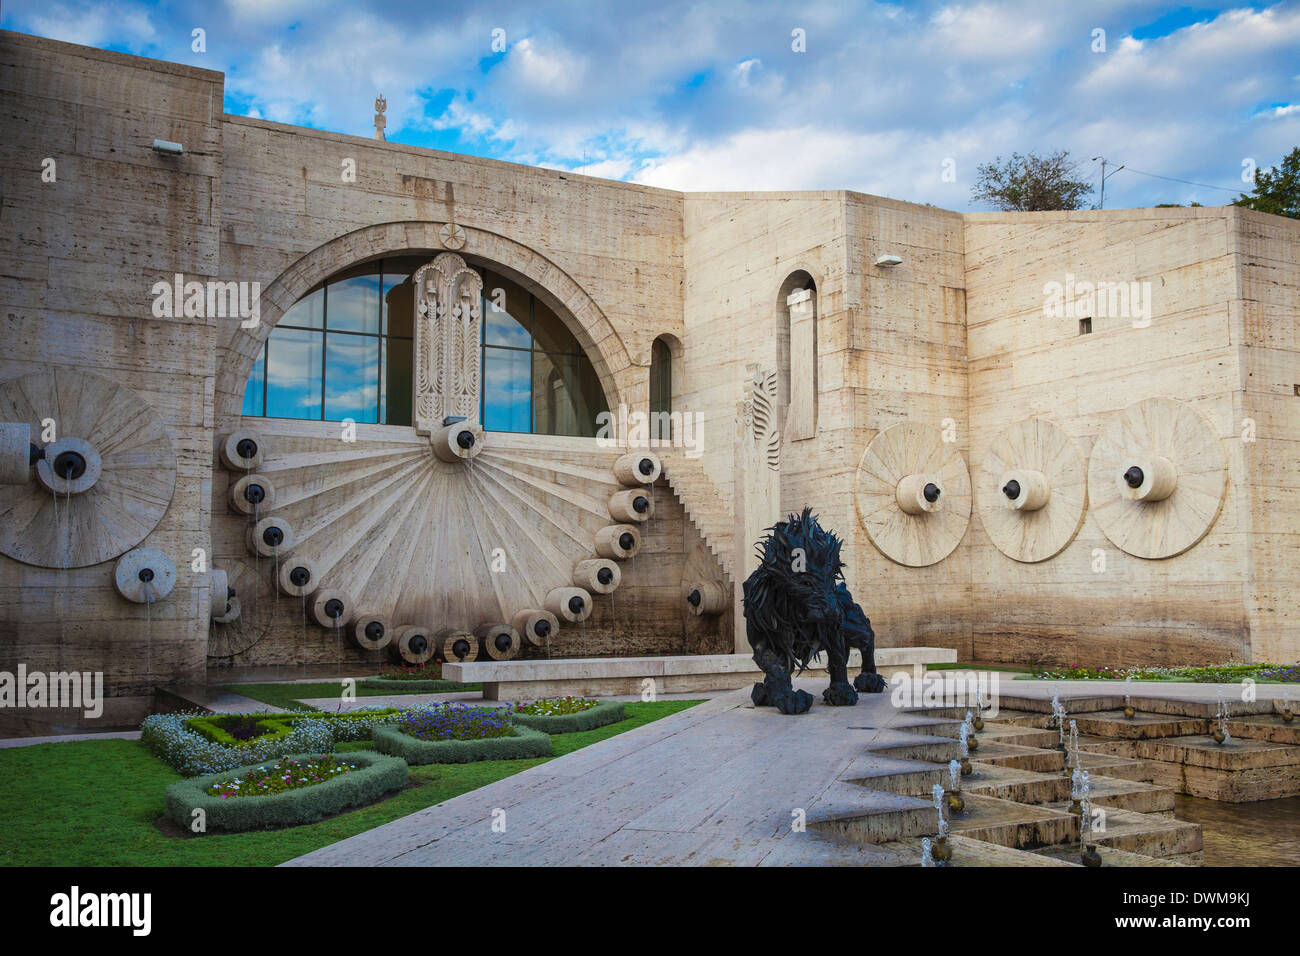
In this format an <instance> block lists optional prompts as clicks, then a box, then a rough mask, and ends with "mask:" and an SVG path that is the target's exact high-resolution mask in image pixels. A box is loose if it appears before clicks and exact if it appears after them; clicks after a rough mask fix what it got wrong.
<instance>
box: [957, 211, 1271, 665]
mask: <svg viewBox="0 0 1300 956" xmlns="http://www.w3.org/2000/svg"><path fill="white" fill-rule="evenodd" d="M1233 223H1234V215H1233V213H1232V211H1230V210H1224V209H1151V210H1125V211H1124V212H1123V214H1122V215H1116V214H1113V213H1101V212H1080V213H1045V214H1040V215H1038V216H1035V217H1034V219H1033V222H1032V224H1031V225H1026V224H1025V222H1024V217H1021V216H1014V215H1005V214H976V215H968V216H966V307H967V322H968V333H967V339H968V342H969V348H970V352H969V354H970V383H971V387H970V423H971V424H970V427H971V430H972V433H973V441H972V455H971V463H972V466H975V465H977V464H978V463H979V462H980V461H982V460H983V456H984V455H986V454H987V451H988V448H989V445H990V444H991V443H992V441H993V439H994V437H995V436H996V435H997V433H998V432H999V431H1000V430H1001V429H1002V428H1004V427H1006V426H1007V425H1009V424H1011V423H1012V422H1014V421H1016V420H1018V419H1021V418H1025V417H1028V416H1031V415H1033V416H1038V417H1041V418H1045V419H1047V420H1049V421H1051V422H1053V423H1055V424H1057V425H1059V426H1060V427H1061V428H1063V429H1064V430H1065V431H1066V432H1068V433H1069V434H1070V435H1071V436H1072V437H1073V438H1074V439H1075V440H1076V441H1077V443H1078V445H1079V448H1080V451H1081V452H1082V454H1083V456H1084V458H1085V460H1086V459H1087V457H1088V456H1089V455H1090V453H1091V451H1092V445H1093V442H1094V441H1095V440H1096V438H1097V436H1098V435H1099V433H1100V432H1101V431H1102V430H1103V429H1104V428H1105V427H1106V426H1107V425H1108V424H1109V423H1110V422H1111V421H1112V420H1113V419H1114V417H1115V415H1116V414H1117V413H1118V412H1119V411H1120V410H1122V409H1124V408H1125V407H1127V406H1129V405H1131V404H1133V403H1135V402H1138V401H1140V400H1142V399H1147V398H1153V397H1168V398H1174V399H1178V400H1180V401H1184V402H1187V403H1190V404H1191V405H1192V406H1193V407H1195V408H1196V409H1197V410H1199V411H1200V412H1202V413H1203V414H1204V415H1205V416H1206V417H1207V418H1208V419H1209V420H1210V422H1211V423H1212V424H1213V427H1214V429H1215V431H1216V433H1217V434H1218V435H1219V436H1220V438H1221V440H1222V442H1223V448H1224V451H1225V453H1226V454H1227V457H1228V461H1229V467H1230V471H1229V481H1228V488H1227V493H1226V499H1225V502H1224V505H1223V509H1222V512H1221V513H1220V515H1219V517H1218V520H1217V521H1216V522H1215V523H1214V525H1213V527H1212V528H1211V529H1210V532H1209V534H1207V535H1206V537H1205V538H1204V539H1203V540H1202V541H1200V543H1199V544H1197V545H1195V546H1194V547H1192V548H1191V549H1190V550H1188V551H1186V552H1185V553H1183V554H1180V555H1178V556H1176V557H1171V558H1166V559H1163V560H1145V559H1143V558H1138V557H1134V556H1132V555H1129V554H1126V553H1125V552H1123V551H1122V550H1120V549H1119V548H1117V547H1116V546H1115V545H1114V544H1112V543H1111V542H1110V541H1109V540H1108V539H1107V538H1106V536H1105V535H1104V534H1103V533H1102V531H1101V528H1100V527H1099V526H1098V524H1097V522H1096V520H1095V517H1094V515H1093V513H1092V511H1091V509H1090V510H1089V511H1088V513H1087V514H1086V516H1085V519H1084V523H1083V527H1082V528H1081V529H1080V530H1079V532H1078V535H1077V537H1076V538H1075V539H1074V541H1073V542H1072V543H1071V544H1070V545H1069V546H1068V547H1067V548H1066V549H1065V550H1064V551H1062V552H1061V553H1060V554H1058V555H1057V556H1056V557H1054V558H1051V559H1049V560H1047V561H1043V562H1041V563H1034V564H1026V563H1020V562H1016V561H1013V560H1011V559H1010V558H1008V557H1007V556H1005V555H1004V554H1002V553H1001V552H1000V551H998V549H997V548H996V547H994V546H993V544H992V543H991V542H990V541H989V539H988V536H987V534H986V533H985V532H984V529H983V527H982V525H981V523H980V522H979V520H978V518H976V519H975V520H973V521H972V527H971V532H970V535H969V536H968V539H967V543H968V547H969V550H970V554H971V574H972V604H973V606H974V608H977V609H978V611H976V612H974V614H973V620H972V629H973V638H974V649H973V650H974V656H975V657H976V658H979V659H984V660H1001V661H1024V660H1026V659H1029V658H1032V657H1037V656H1043V657H1046V658H1047V659H1048V660H1052V661H1056V662H1064V663H1070V662H1075V663H1092V662H1099V661H1106V662H1109V663H1113V664H1132V663H1158V662H1168V661H1189V662H1190V661H1197V662H1206V661H1214V660H1220V661H1221V660H1224V659H1228V658H1243V657H1247V656H1249V655H1250V653H1251V632H1250V627H1249V620H1248V613H1247V610H1248V601H1249V594H1250V590H1251V583H1250V582H1251V575H1252V568H1251V549H1250V531H1251V527H1250V523H1251V522H1250V502H1251V497H1252V491H1251V488H1250V486H1249V482H1248V476H1247V472H1246V468H1245V462H1246V457H1245V456H1246V454H1248V453H1247V452H1246V450H1245V448H1244V446H1243V443H1242V442H1241V441H1240V438H1239V427H1240V421H1241V418H1242V417H1243V416H1242V415H1241V414H1239V406H1240V404H1241V388H1242V378H1241V373H1242V368H1241V354H1242V353H1241V349H1240V345H1241V343H1240V341H1239V340H1237V339H1236V338H1235V337H1234V335H1233V327H1232V321H1231V318H1230V312H1231V311H1232V310H1233V308H1234V307H1233V305H1232V303H1233V302H1234V300H1236V299H1237V297H1238V292H1237V284H1238V272H1237V257H1236V256H1235V255H1234V254H1233V253H1234V244H1235V243H1234V239H1233ZM1067 274H1072V275H1073V276H1074V277H1075V281H1076V282H1083V281H1089V282H1099V281H1107V282H1119V281H1123V282H1128V281H1137V282H1145V283H1150V290H1151V314H1150V324H1149V326H1146V327H1135V325H1137V326H1140V325H1142V323H1143V322H1144V321H1145V319H1143V318H1142V317H1140V316H1139V317H1135V316H1131V315H1125V316H1104V315H1100V314H1096V315H1094V316H1093V317H1092V333H1091V334H1086V335H1081V334H1080V332H1079V326H1078V320H1077V318H1070V317H1066V318H1053V317H1049V316H1047V315H1045V314H1044V300H1045V292H1044V287H1045V285H1046V284H1047V283H1049V282H1060V283H1064V282H1065V281H1066V277H1067ZM1292 321H1293V322H1294V318H1293V319H1292ZM1095 550H1100V551H1101V552H1104V560H1105V570H1104V571H1100V572H1099V571H1095V570H1094V569H1093V568H1094V551H1095ZM1256 637H1257V639H1258V638H1262V637H1263V635H1262V634H1260V635H1256ZM1261 649H1262V644H1261V645H1260V646H1259V647H1257V649H1256V650H1257V653H1258V652H1259V651H1260V650H1261ZM1294 654H1295V649H1294V647H1293V649H1292V656H1294Z"/></svg>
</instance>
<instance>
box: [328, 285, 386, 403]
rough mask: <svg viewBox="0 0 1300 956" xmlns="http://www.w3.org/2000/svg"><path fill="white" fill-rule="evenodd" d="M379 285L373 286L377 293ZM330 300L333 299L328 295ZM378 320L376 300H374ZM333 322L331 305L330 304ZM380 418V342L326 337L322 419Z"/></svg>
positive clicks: (354, 336) (331, 314)
mask: <svg viewBox="0 0 1300 956" xmlns="http://www.w3.org/2000/svg"><path fill="white" fill-rule="evenodd" d="M377 289H378V286H377V285H376V290H377ZM331 299H332V296H331ZM375 309H376V312H375V315H376V321H377V320H378V314H379V313H378V309H379V299H378V297H377V296H376V299H375ZM330 321H333V303H332V302H331V305H330ZM378 416H379V339H377V338H370V337H369V336H363V335H330V334H328V333H327V334H326V336H325V419H326V420H327V421H334V422H336V421H341V420H343V419H344V418H351V419H352V420H354V421H358V422H374V421H377V420H378Z"/></svg>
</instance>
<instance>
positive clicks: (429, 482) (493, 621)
mask: <svg viewBox="0 0 1300 956" xmlns="http://www.w3.org/2000/svg"><path fill="white" fill-rule="evenodd" d="M412 281H413V285H414V288H415V293H416V294H415V303H414V310H415V314H414V327H415V343H414V358H415V375H414V396H413V404H414V427H412V428H407V427H401V426H384V425H367V426H360V427H359V428H358V429H356V431H354V432H348V430H346V429H342V428H341V427H340V426H339V425H338V424H337V423H332V422H305V421H304V422H297V421H286V420H280V419H261V420H253V419H247V420H245V423H246V424H247V425H249V426H253V428H254V429H255V430H246V429H239V430H236V431H235V432H233V433H230V434H228V435H226V436H223V438H222V440H221V442H220V448H221V459H222V462H223V464H224V465H225V466H226V468H227V469H228V478H229V488H228V491H227V494H226V499H227V500H228V501H229V502H230V504H231V508H232V510H233V511H235V512H238V513H239V514H241V515H244V516H246V524H247V527H246V528H245V529H244V537H245V544H246V548H247V554H248V557H246V558H244V559H243V560H244V561H245V562H247V561H248V560H250V559H254V556H255V558H256V559H258V560H260V561H261V563H262V565H263V566H267V567H273V569H272V570H269V571H268V572H267V574H268V578H269V579H273V580H274V582H275V587H276V588H277V589H278V590H279V591H280V593H282V594H286V595H292V596H297V597H301V598H302V603H303V611H304V613H305V614H307V616H308V617H310V618H311V619H313V620H315V621H316V622H317V623H319V624H323V625H326V626H333V625H334V624H335V623H337V624H339V625H340V626H342V627H346V628H347V629H348V631H349V632H350V634H351V636H352V637H353V638H354V640H355V641H356V643H357V644H359V645H360V646H362V647H364V648H376V647H379V646H384V645H385V644H386V645H388V646H390V647H397V648H398V649H399V653H401V655H402V656H403V658H404V659H423V657H424V656H427V654H429V653H431V650H430V648H431V647H432V646H434V645H435V644H438V642H439V641H441V642H443V643H446V641H447V640H448V639H449V638H448V634H449V633H450V631H455V632H457V633H460V634H462V635H463V634H465V633H469V634H471V635H473V634H474V632H476V631H477V632H479V633H478V634H477V637H478V639H479V640H482V641H484V642H491V643H492V646H491V647H487V646H486V644H485V650H486V651H487V653H488V654H489V655H491V656H499V655H507V656H512V655H513V654H515V653H517V652H518V649H519V647H520V645H521V643H523V642H526V643H533V644H542V643H545V640H546V638H547V637H548V635H549V634H550V633H552V632H554V630H555V629H556V628H558V627H560V626H562V625H564V624H566V623H568V624H575V623H580V622H581V621H583V620H585V619H586V618H587V617H588V616H589V615H590V614H591V611H592V607H593V601H594V600H595V597H596V596H597V595H604V594H608V593H610V592H611V591H613V590H614V588H616V587H617V586H618V584H619V581H620V580H621V572H620V570H619V567H618V564H617V563H616V562H618V561H620V560H624V559H627V558H630V557H632V556H633V555H635V553H636V552H637V550H638V549H639V547H640V528H641V527H643V526H644V522H646V521H648V520H649V519H650V518H651V516H652V515H653V510H654V508H653V502H654V495H653V492H652V491H651V489H650V485H651V484H652V483H653V481H654V479H655V478H657V477H658V475H659V474H660V473H661V470H662V466H661V464H660V463H659V461H658V459H657V458H656V457H655V456H654V455H651V454H646V455H640V456H636V457H635V460H631V459H632V458H633V457H634V456H630V455H625V454H624V450H623V449H619V448H616V447H611V448H604V447H601V446H600V445H599V444H598V443H597V442H595V441H594V440H592V439H583V438H565V437H556V436H547V435H536V434H511V433H502V432H493V433H491V434H490V435H485V434H484V432H483V429H482V427H481V426H480V425H479V423H478V418H479V401H480V389H481V387H482V382H481V369H480V361H481V359H480V356H481V352H480V342H481V337H482V328H481V325H482V314H481V302H482V291H483V281H482V278H481V277H480V275H479V273H478V272H477V271H476V270H474V269H473V268H471V267H469V266H468V265H467V264H466V263H465V260H464V259H463V258H461V257H460V256H459V255H456V254H455V253H450V252H444V253H441V254H439V255H438V256H436V257H435V258H434V259H432V260H431V261H430V262H428V263H426V264H425V265H423V266H421V267H420V268H419V269H417V270H416V271H415V273H414V276H413V280H412ZM345 436H346V437H345ZM620 458H621V459H623V460H622V461H620ZM250 490H251V492H255V494H253V495H252V498H250V497H249V494H250ZM500 625H504V627H501V626H500ZM494 626H496V627H494ZM511 628H514V629H515V630H516V631H518V632H519V633H513V632H512V631H511ZM412 629H414V630H412ZM448 629H450V630H448ZM381 631H382V632H383V633H382V635H381V634H380V632H381ZM417 631H418V635H417ZM440 632H441V633H440ZM412 635H416V636H418V640H415V639H414V638H413V637H412ZM415 644H418V645H419V647H415V646H414V645H415Z"/></svg>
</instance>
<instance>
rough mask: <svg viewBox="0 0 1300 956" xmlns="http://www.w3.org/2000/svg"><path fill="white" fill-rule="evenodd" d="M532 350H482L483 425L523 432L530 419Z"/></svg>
mask: <svg viewBox="0 0 1300 956" xmlns="http://www.w3.org/2000/svg"><path fill="white" fill-rule="evenodd" d="M530 362H531V354H530V353H528V352H516V351H514V350H512V349H494V348H485V349H484V350H483V427H484V428H486V429H488V430H489V431H498V432H526V431H529V430H530V427H529V426H530V425H531V423H532V407H531V406H532V403H531V401H530V400H529V398H530V396H529V365H530Z"/></svg>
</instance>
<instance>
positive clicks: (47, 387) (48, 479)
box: [0, 369, 176, 568]
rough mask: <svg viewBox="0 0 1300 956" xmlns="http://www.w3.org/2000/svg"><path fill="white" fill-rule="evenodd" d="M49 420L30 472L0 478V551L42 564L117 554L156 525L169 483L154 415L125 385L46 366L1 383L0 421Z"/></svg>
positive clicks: (84, 562) (70, 564)
mask: <svg viewBox="0 0 1300 956" xmlns="http://www.w3.org/2000/svg"><path fill="white" fill-rule="evenodd" d="M46 419H53V421H54V427H55V428H56V429H57V439H58V440H57V441H52V442H48V443H46V445H45V452H46V460H44V461H41V462H38V464H37V468H36V470H35V475H34V478H33V480H32V481H29V482H27V483H25V484H20V485H3V486H0V553H3V554H7V555H8V556H9V557H11V558H14V559H15V560H17V561H21V562H23V563H24V564H32V565H36V566H37V567H43V568H82V567H87V566H89V565H93V564H99V563H101V562H103V561H108V560H111V559H112V558H116V557H118V556H119V555H122V554H124V553H126V552H127V551H129V550H131V549H132V548H134V547H135V546H136V545H137V544H139V543H140V542H141V541H143V540H144V539H145V537H146V536H147V535H148V534H149V533H150V532H151V531H153V529H154V528H156V527H157V526H158V522H159V521H161V520H162V516H163V514H164V513H165V512H166V511H167V506H168V504H170V502H171V500H172V494H173V492H174V491H175V488H176V456H175V454H174V452H173V451H172V443H171V439H170V438H168V437H167V429H166V427H165V426H164V425H163V422H162V419H160V418H159V417H158V414H157V413H156V412H155V411H154V409H153V407H152V406H150V405H149V403H148V402H146V401H144V399H142V398H141V397H140V396H139V395H137V394H136V393H135V392H133V391H131V390H130V389H129V388H126V387H125V386H122V385H119V384H117V383H116V382H113V381H111V380H110V379H107V378H104V377H103V376H101V375H96V374H94V373H93V372H84V371H79V370H75V369H55V370H53V371H50V372H43V373H33V374H30V375H24V376H22V377H21V378H17V379H12V380H10V381H8V382H5V383H4V384H2V385H0V422H25V423H27V424H28V425H29V426H30V427H31V434H32V436H33V437H34V438H35V437H36V436H39V435H40V434H41V432H42V429H43V426H42V422H43V421H44V420H46Z"/></svg>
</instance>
